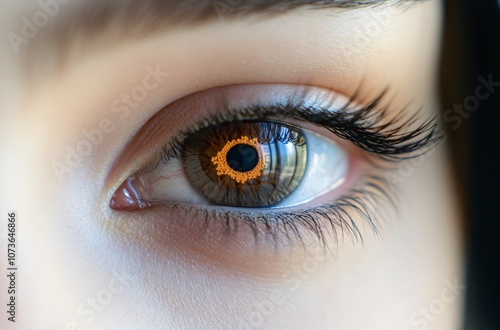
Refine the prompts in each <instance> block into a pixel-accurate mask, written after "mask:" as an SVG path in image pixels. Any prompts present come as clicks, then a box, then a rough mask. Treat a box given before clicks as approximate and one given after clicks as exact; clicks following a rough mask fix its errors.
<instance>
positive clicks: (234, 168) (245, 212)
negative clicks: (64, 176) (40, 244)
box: [110, 85, 441, 241]
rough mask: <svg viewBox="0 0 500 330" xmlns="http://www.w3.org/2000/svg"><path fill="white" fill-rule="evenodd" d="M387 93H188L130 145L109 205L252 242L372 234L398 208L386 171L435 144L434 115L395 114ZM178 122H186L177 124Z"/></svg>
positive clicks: (286, 88) (267, 89)
mask: <svg viewBox="0 0 500 330" xmlns="http://www.w3.org/2000/svg"><path fill="white" fill-rule="evenodd" d="M384 95H385V93H383V94H382V95H380V96H379V97H377V98H376V99H374V100H372V101H369V102H368V103H366V104H364V105H363V104H361V103H360V102H358V101H357V99H358V94H356V95H354V96H350V97H347V96H345V95H341V94H339V93H336V92H334V91H331V90H327V89H323V88H319V87H310V86H307V87H306V86H294V85H242V86H228V87H221V88H214V89H209V90H206V91H202V92H198V93H195V94H193V95H188V96H185V97H183V98H182V99H180V100H178V101H176V102H173V103H172V104H170V105H167V106H166V107H164V108H163V109H162V110H160V111H159V112H158V113H157V114H156V115H154V116H153V117H152V118H151V119H150V120H149V121H148V122H147V123H146V124H145V125H144V126H143V127H142V128H141V129H140V130H139V131H138V133H137V134H136V136H135V137H134V138H133V140H132V141H131V142H130V144H129V147H130V148H132V149H135V150H143V152H142V154H141V157H140V159H141V160H140V161H138V162H135V166H134V167H133V169H131V170H129V171H126V172H125V173H124V175H123V178H124V179H123V180H122V182H120V183H119V185H118V186H116V190H115V192H114V194H113V197H112V198H111V200H110V206H111V208H112V209H114V210H117V211H128V212H141V211H144V210H155V211H157V212H159V213H162V214H172V213H169V211H170V212H172V210H176V213H175V214H177V215H179V216H182V217H184V218H189V219H192V220H193V219H194V220H195V221H201V222H202V223H205V224H206V225H207V226H209V224H211V223H216V224H218V226H219V227H220V228H224V229H225V230H228V229H229V230H232V229H237V228H239V227H241V225H247V226H249V228H251V230H252V232H253V234H254V235H255V236H256V237H259V236H261V235H266V234H269V233H272V235H273V237H276V233H277V232H281V233H283V234H285V236H287V237H289V236H290V235H289V234H290V233H293V234H295V235H296V236H298V237H301V235H302V234H303V232H304V231H309V232H311V231H312V233H313V234H314V235H315V236H316V237H318V238H320V239H321V241H324V240H325V237H327V236H328V233H333V234H337V233H339V232H342V233H344V232H345V231H347V234H348V235H350V236H351V237H354V238H356V239H362V237H361V232H360V230H359V228H360V227H361V226H365V225H366V224H367V225H368V226H369V227H370V228H371V229H372V230H373V231H374V232H377V231H378V224H379V222H380V221H381V219H380V213H381V212H383V210H382V209H383V208H384V207H383V205H384V204H385V203H386V202H387V201H389V202H393V198H394V194H392V193H391V191H392V188H391V186H390V184H389V183H388V182H387V180H386V178H385V177H384V171H386V170H387V169H388V168H389V167H390V166H392V165H393V164H394V163H396V162H398V161H400V160H403V159H405V158H411V157H417V156H419V155H420V154H422V153H423V152H425V151H427V150H429V149H430V148H431V147H433V146H434V145H435V144H436V143H437V142H438V141H439V140H440V137H441V133H440V129H439V126H438V123H437V122H436V120H434V119H432V118H431V119H429V120H423V121H422V122H419V121H418V120H417V116H416V115H415V116H411V117H405V115H404V114H402V111H400V112H396V113H395V114H394V112H392V114H390V113H391V112H389V111H388V109H389V107H390V104H387V103H385V104H384ZM403 110H404V109H403ZM179 116H180V117H183V118H184V119H183V120H180V121H181V122H184V124H182V125H180V126H179V127H175V126H173V125H172V122H173V121H179V120H172V119H173V118H177V119H178V118H179ZM190 118H199V119H198V120H195V121H193V120H189V119H190ZM144 150H146V151H144ZM149 150H151V151H149ZM125 154H126V153H125ZM120 162H121V160H120V159H119V160H118V162H117V164H119V163H120ZM165 221H168V219H165ZM359 221H362V222H364V223H359Z"/></svg>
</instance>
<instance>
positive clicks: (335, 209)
mask: <svg viewBox="0 0 500 330" xmlns="http://www.w3.org/2000/svg"><path fill="white" fill-rule="evenodd" d="M396 196H397V195H396V194H395V193H394V187H393V186H391V185H389V184H388V182H387V181H386V179H385V178H383V177H382V176H377V175H366V176H364V177H363V178H362V179H361V180H360V181H359V182H358V184H357V185H356V186H354V187H353V188H352V189H350V191H349V192H348V193H347V194H346V195H344V196H341V197H340V198H338V199H336V200H335V201H333V202H331V203H326V204H323V205H320V206H317V207H314V208H310V209H304V210H297V211H288V212H287V211H269V212H265V209H264V212H247V211H233V210H224V209H209V208H207V207H200V206H193V205H186V204H163V203H156V205H157V206H163V207H169V208H171V209H172V210H179V211H182V212H184V216H185V217H186V218H189V219H197V220H198V219H200V218H201V220H202V221H204V226H203V227H204V228H208V227H209V226H210V224H211V222H212V221H217V222H218V223H219V224H220V225H222V227H223V230H224V232H226V233H228V234H234V233H236V232H237V231H238V228H239V227H240V226H241V225H247V226H249V227H250V228H251V230H252V232H253V235H254V239H255V241H256V242H258V241H259V240H260V239H261V238H262V237H264V238H265V239H271V240H272V241H273V242H274V243H275V244H277V243H279V242H278V238H279V237H282V235H279V234H284V235H285V237H287V238H289V239H294V238H296V239H298V240H299V241H300V242H301V243H302V245H303V246H304V247H307V244H304V242H303V236H304V231H303V229H305V230H307V231H309V232H310V233H312V234H313V235H314V236H315V237H316V238H317V239H318V241H319V243H320V244H321V245H322V246H323V247H328V246H329V244H328V240H329V239H333V241H334V242H338V241H339V240H340V239H341V240H342V241H343V240H344V238H345V236H347V237H348V238H350V239H351V241H353V242H361V243H363V241H364V238H363V235H362V231H361V230H360V225H362V224H360V223H356V221H355V220H354V217H355V216H356V215H357V216H358V217H359V218H360V219H362V221H363V222H364V224H367V225H368V227H369V228H370V229H371V231H372V233H373V235H374V236H376V237H378V236H379V234H380V232H379V226H380V224H381V220H380V219H383V218H386V216H387V215H388V213H389V209H388V208H386V207H385V204H387V202H389V204H390V205H391V208H393V209H396V208H395V206H396V205H395V201H396ZM270 210H272V209H270ZM325 224H326V225H325Z"/></svg>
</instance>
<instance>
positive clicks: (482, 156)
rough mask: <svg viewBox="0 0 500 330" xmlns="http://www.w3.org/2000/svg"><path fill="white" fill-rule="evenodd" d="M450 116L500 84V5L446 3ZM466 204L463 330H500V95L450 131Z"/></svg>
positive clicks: (477, 0)
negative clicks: (482, 85)
mask: <svg viewBox="0 0 500 330" xmlns="http://www.w3.org/2000/svg"><path fill="white" fill-rule="evenodd" d="M445 3H446V5H445V13H446V14H445V16H446V17H445V33H444V45H443V54H442V61H441V95H442V107H443V111H445V110H446V109H450V108H452V106H453V104H454V103H458V104H461V103H462V102H463V100H464V99H465V98H466V97H467V96H468V95H474V92H475V88H476V86H477V85H478V80H477V77H478V76H482V77H484V78H485V79H487V77H488V76H489V75H490V74H492V75H493V80H494V81H496V82H500V4H499V3H498V1H496V0H446V1H445ZM449 136H450V141H451V146H452V148H451V150H450V151H451V157H452V158H451V159H452V160H453V163H454V165H455V166H454V170H455V173H454V175H455V179H456V180H455V182H456V183H457V186H456V189H457V191H458V193H459V196H461V197H462V198H461V200H462V201H463V207H464V212H465V214H466V215H467V216H466V219H465V220H466V223H465V224H464V232H465V235H466V237H465V240H466V242H467V245H466V249H467V250H466V253H467V264H466V267H467V268H466V285H467V296H466V304H465V311H464V317H465V320H464V328H463V329H467V330H500V88H497V90H496V91H495V92H494V93H492V96H491V97H490V98H488V99H486V100H485V101H481V103H480V106H479V108H478V110H476V111H475V112H473V113H471V116H470V117H469V118H468V119H464V120H463V125H462V126H461V127H460V128H459V129H458V130H449Z"/></svg>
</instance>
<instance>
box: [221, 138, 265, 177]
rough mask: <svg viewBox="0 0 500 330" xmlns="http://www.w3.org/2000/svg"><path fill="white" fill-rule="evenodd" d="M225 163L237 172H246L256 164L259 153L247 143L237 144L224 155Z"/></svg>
mask: <svg viewBox="0 0 500 330" xmlns="http://www.w3.org/2000/svg"><path fill="white" fill-rule="evenodd" d="M226 160H227V164H228V165H229V167H231V168H232V169H233V170H235V171H238V172H248V171H251V170H252V169H254V168H255V166H257V164H258V162H259V154H258V153H257V150H255V148H254V147H252V146H250V145H248V144H237V145H235V146H234V147H232V148H231V149H229V151H228V152H227V155H226Z"/></svg>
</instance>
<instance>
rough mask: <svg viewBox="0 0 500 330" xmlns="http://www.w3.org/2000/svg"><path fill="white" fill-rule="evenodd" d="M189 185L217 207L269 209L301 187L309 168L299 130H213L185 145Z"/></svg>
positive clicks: (253, 125)
mask: <svg viewBox="0 0 500 330" xmlns="http://www.w3.org/2000/svg"><path fill="white" fill-rule="evenodd" d="M182 165H183V167H184V172H185V174H186V177H187V179H188V181H189V182H190V184H191V185H192V186H193V187H194V188H195V189H196V190H197V191H198V192H200V193H201V195H202V196H203V197H204V198H206V199H207V200H209V201H210V202H211V203H213V204H217V205H224V206H234V207H271V206H275V205H277V204H279V203H280V202H282V201H283V200H284V199H285V198H286V197H287V196H289V195H290V194H291V193H292V192H293V191H294V190H295V189H296V188H297V186H298V185H299V184H300V182H301V180H302V178H303V176H304V173H305V170H306V166H307V142H306V138H305V136H304V134H303V133H302V131H301V129H300V128H298V127H295V126H293V125H290V124H285V123H281V122H278V121H271V120H249V121H238V122H229V123H224V124H220V125H214V126H209V127H206V128H204V129H201V130H199V131H198V132H196V133H194V134H191V135H189V136H188V137H187V138H186V139H185V140H184V142H183V145H182Z"/></svg>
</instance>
